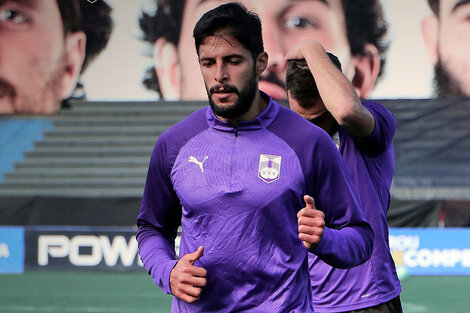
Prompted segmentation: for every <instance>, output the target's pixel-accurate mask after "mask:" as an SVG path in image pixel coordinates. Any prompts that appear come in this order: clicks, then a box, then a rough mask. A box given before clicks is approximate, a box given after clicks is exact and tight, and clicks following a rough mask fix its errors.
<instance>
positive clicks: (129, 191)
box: [0, 185, 143, 198]
mask: <svg viewBox="0 0 470 313" xmlns="http://www.w3.org/2000/svg"><path fill="white" fill-rule="evenodd" d="M142 193H143V188H139V187H135V186H133V187H126V188H123V187H122V186H116V187H115V188H108V187H107V188H104V187H102V188H96V187H90V186H82V187H78V186H72V187H70V186H58V187H56V188H47V187H42V188H36V189H27V188H21V187H20V188H18V187H5V186H3V185H0V196H8V197H12V196H15V197H16V196H17V197H31V196H43V197H57V196H60V197H120V198H122V197H141V196H142Z"/></svg>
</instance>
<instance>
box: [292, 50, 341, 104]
mask: <svg viewBox="0 0 470 313" xmlns="http://www.w3.org/2000/svg"><path fill="white" fill-rule="evenodd" d="M327 54H328V56H329V57H330V61H331V62H332V63H333V64H334V65H336V67H337V68H338V69H339V70H340V71H341V63H340V62H339V60H338V58H337V57H336V56H335V55H334V54H332V53H329V52H327ZM286 90H287V91H289V94H290V96H291V97H292V98H294V99H295V100H297V102H298V103H299V105H300V106H301V107H304V108H307V109H308V108H310V107H312V106H313V105H314V102H315V101H316V100H317V99H318V98H319V97H320V93H319V92H318V88H317V84H316V83H315V78H314V77H313V75H312V73H311V72H310V69H309V67H308V64H307V61H305V59H294V60H289V61H288V62H287V70H286Z"/></svg>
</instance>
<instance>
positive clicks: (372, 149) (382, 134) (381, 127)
mask: <svg viewBox="0 0 470 313" xmlns="http://www.w3.org/2000/svg"><path fill="white" fill-rule="evenodd" d="M362 104H363V105H364V107H365V108H366V109H367V110H369V112H370V113H371V114H372V116H373V117H374V121H375V127H374V131H373V132H372V134H371V135H370V136H368V137H365V138H359V137H355V141H356V142H357V144H358V147H359V148H360V149H361V150H362V151H364V152H365V154H366V155H367V156H368V157H374V156H377V155H379V154H382V153H383V152H384V151H385V150H387V148H388V147H389V146H390V145H391V144H392V141H393V136H394V135H395V131H396V127H397V125H396V120H395V117H394V116H393V114H392V112H390V111H389V110H388V109H387V108H385V107H384V106H383V105H381V104H380V103H377V102H373V101H364V102H363V103H362Z"/></svg>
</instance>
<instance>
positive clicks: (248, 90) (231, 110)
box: [206, 69, 258, 119]
mask: <svg viewBox="0 0 470 313" xmlns="http://www.w3.org/2000/svg"><path fill="white" fill-rule="evenodd" d="M257 84H258V82H257V81H256V76H255V71H254V69H253V72H252V73H251V76H250V78H249V79H248V81H247V82H246V84H245V86H243V88H242V89H241V91H240V90H238V88H237V87H235V86H233V85H229V84H221V85H222V86H223V88H224V90H225V91H230V92H234V93H235V94H236V95H237V96H238V99H237V101H236V102H235V103H234V104H233V105H232V106H229V107H220V106H217V104H215V103H214V101H213V100H212V94H213V93H214V92H215V91H216V90H217V89H218V88H219V87H220V85H217V86H213V87H211V88H210V90H208V91H207V95H208V96H209V104H210V106H211V109H212V111H213V112H214V114H215V115H217V116H220V117H223V118H227V119H230V118H235V117H238V116H241V115H243V114H245V113H246V112H248V111H249V110H250V108H251V104H252V102H253V99H254V98H255V95H256V86H257ZM206 89H207V88H206Z"/></svg>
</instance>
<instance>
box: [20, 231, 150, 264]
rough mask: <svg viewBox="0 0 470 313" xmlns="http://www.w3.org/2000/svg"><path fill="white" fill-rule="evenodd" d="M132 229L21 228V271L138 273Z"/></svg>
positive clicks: (138, 260) (136, 248)
mask: <svg viewBox="0 0 470 313" xmlns="http://www.w3.org/2000/svg"><path fill="white" fill-rule="evenodd" d="M136 231H137V230H136V229H135V228H133V227H57V226H52V227H51V226H49V227H45V226H41V227H33V226H32V227H26V228H25V270H86V271H90V270H99V271H136V270H138V271H142V270H143V268H142V263H141V261H140V257H139V253H138V247H137V241H136V239H135V235H136Z"/></svg>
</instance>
